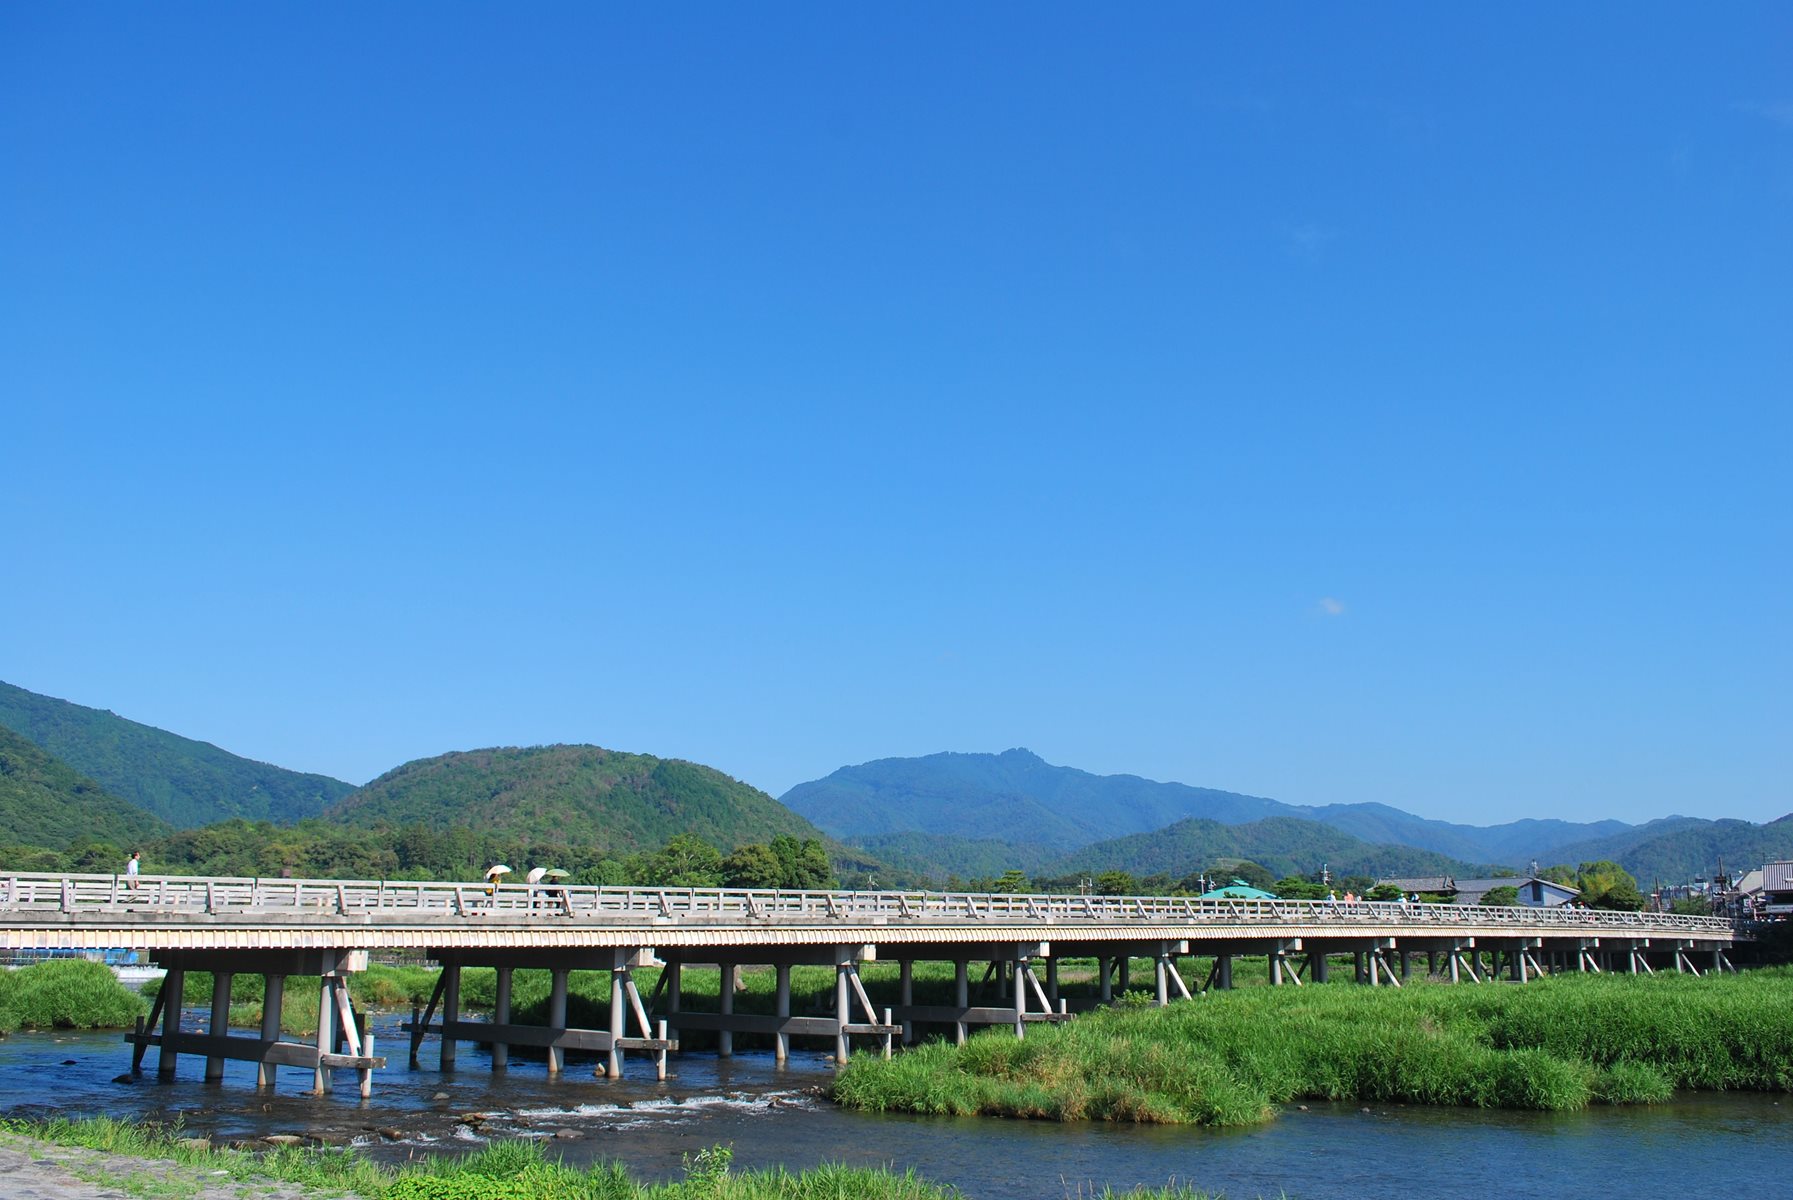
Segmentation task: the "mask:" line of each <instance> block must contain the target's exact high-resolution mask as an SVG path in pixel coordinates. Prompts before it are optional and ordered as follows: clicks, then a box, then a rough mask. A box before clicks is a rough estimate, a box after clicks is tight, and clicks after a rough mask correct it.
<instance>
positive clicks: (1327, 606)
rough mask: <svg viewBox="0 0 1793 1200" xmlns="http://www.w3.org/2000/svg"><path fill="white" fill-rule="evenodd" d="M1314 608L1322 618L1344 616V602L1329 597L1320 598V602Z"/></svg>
mask: <svg viewBox="0 0 1793 1200" xmlns="http://www.w3.org/2000/svg"><path fill="white" fill-rule="evenodd" d="M1314 607H1315V608H1316V609H1318V610H1319V611H1320V615H1322V616H1327V617H1342V616H1344V615H1345V602H1344V601H1343V600H1338V599H1334V598H1333V597H1331V596H1321V597H1320V602H1319V603H1318V604H1316V605H1314Z"/></svg>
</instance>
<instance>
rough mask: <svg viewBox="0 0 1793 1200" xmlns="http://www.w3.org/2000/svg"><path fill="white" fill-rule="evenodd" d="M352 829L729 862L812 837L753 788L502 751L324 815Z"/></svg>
mask: <svg viewBox="0 0 1793 1200" xmlns="http://www.w3.org/2000/svg"><path fill="white" fill-rule="evenodd" d="M326 817H327V819H329V820H331V821H337V822H343V823H347V824H351V825H357V826H372V825H387V826H393V827H397V826H410V825H419V824H421V825H427V826H429V827H431V828H433V829H446V828H449V827H453V826H463V827H467V828H471V829H475V830H479V831H482V832H494V831H502V832H503V833H504V834H505V835H506V836H509V837H515V838H528V839H537V840H542V841H557V842H561V843H569V844H577V845H582V846H589V847H592V848H595V849H596V850H599V851H603V852H606V853H615V854H627V853H632V852H635V851H639V850H646V849H650V848H653V847H656V846H659V845H662V844H663V843H665V842H666V841H667V840H668V839H669V838H671V837H672V836H673V835H674V834H680V833H688V834H695V835H696V836H698V837H700V838H703V839H704V840H705V841H708V842H711V843H714V844H715V845H717V846H720V847H723V848H724V849H725V850H727V849H732V848H734V847H736V846H740V845H744V844H747V843H749V842H765V841H768V840H769V839H771V838H774V837H776V836H778V835H779V834H789V835H791V836H793V837H798V838H809V837H818V836H820V835H819V832H818V831H817V829H816V828H815V826H813V825H811V824H810V823H809V822H808V821H805V820H804V819H803V818H802V817H799V816H798V815H797V814H796V813H793V812H792V811H791V810H790V809H788V808H786V807H784V805H782V804H780V803H779V802H778V801H776V800H774V799H773V798H772V797H770V796H768V795H766V793H764V792H762V791H760V790H759V789H758V788H753V787H749V786H748V785H747V784H744V783H741V782H739V781H738V780H734V779H730V778H729V777H728V776H727V775H724V774H723V773H722V772H720V771H717V770H714V769H713V768H710V767H705V766H699V765H698V764H696V763H690V762H684V761H682V760H679V759H670V758H655V757H653V756H652V755H647V754H625V753H622V752H619V751H615V750H604V749H601V748H599V747H597V746H530V747H524V748H518V747H514V746H512V747H502V748H497V749H489V750H468V751H457V752H455V753H452V754H443V755H440V756H438V757H436V758H426V759H419V760H418V761H416V762H410V763H406V764H405V765H404V766H402V767H399V768H398V769H397V770H394V771H388V772H387V773H386V774H384V775H382V776H380V777H379V778H378V779H376V780H374V781H373V782H372V783H370V784H368V785H367V786H366V787H364V788H361V789H360V790H359V791H356V792H355V793H354V794H352V795H350V796H348V797H346V798H344V799H343V800H342V801H340V802H339V803H337V804H336V805H335V806H333V807H332V808H331V809H330V811H329V812H328V813H327V814H326Z"/></svg>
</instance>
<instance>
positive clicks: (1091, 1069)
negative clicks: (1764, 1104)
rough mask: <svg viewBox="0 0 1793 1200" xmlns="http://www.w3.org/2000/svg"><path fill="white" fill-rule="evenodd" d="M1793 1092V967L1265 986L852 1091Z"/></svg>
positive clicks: (1088, 1107) (845, 1078)
mask: <svg viewBox="0 0 1793 1200" xmlns="http://www.w3.org/2000/svg"><path fill="white" fill-rule="evenodd" d="M1677 1089H1705V1090H1723V1089H1741V1090H1757V1091H1777V1092H1784V1091H1789V1090H1793V970H1789V969H1787V968H1776V969H1772V970H1765V971H1755V972H1751V973H1750V974H1748V975H1744V976H1724V977H1721V978H1698V979H1696V978H1693V977H1690V976H1656V977H1644V978H1633V977H1624V976H1619V977H1613V976H1604V977H1594V976H1568V977H1556V978H1551V979H1545V980H1540V981H1537V982H1534V983H1530V984H1526V985H1524V986H1515V985H1508V984H1496V985H1479V986H1478V985H1473V984H1470V985H1461V984H1460V985H1456V986H1449V985H1426V984H1418V985H1413V986H1409V987H1407V988H1404V989H1399V990H1397V989H1394V988H1382V989H1374V990H1372V989H1369V988H1361V987H1338V986H1324V987H1304V988H1293V987H1285V988H1257V989H1252V990H1250V991H1239V992H1230V993H1228V992H1219V993H1211V994H1209V995H1207V996H1204V997H1201V998H1198V999H1196V1000H1194V1001H1189V1002H1182V1003H1178V1004H1174V1005H1172V1006H1170V1007H1169V1008H1165V1009H1156V1008H1144V1009H1141V1008H1121V1009H1114V1010H1108V1011H1104V1012H1098V1013H1092V1014H1090V1015H1088V1016H1084V1017H1080V1018H1078V1019H1077V1020H1076V1021H1074V1022H1071V1023H1069V1024H1067V1025H1062V1026H1056V1027H1047V1026H1035V1027H1030V1028H1029V1029H1028V1032H1027V1037H1026V1039H1025V1040H1024V1041H1016V1040H1015V1038H1014V1036H1013V1035H1012V1034H1010V1033H1008V1032H1006V1031H990V1032H987V1033H980V1034H978V1035H977V1036H975V1037H973V1038H972V1039H970V1041H969V1042H968V1043H967V1044H966V1045H965V1046H964V1047H953V1046H950V1045H945V1044H931V1045H927V1046H923V1047H920V1048H918V1049H915V1050H911V1051H909V1052H907V1053H904V1054H901V1055H898V1056H897V1057H896V1058H894V1059H893V1060H891V1061H889V1062H885V1061H883V1060H882V1059H879V1058H875V1057H872V1056H864V1057H859V1058H855V1059H854V1061H853V1062H852V1064H851V1065H849V1066H848V1067H847V1069H846V1070H845V1071H843V1072H842V1074H841V1075H840V1077H839V1079H838V1080H837V1081H836V1085H835V1099H836V1100H838V1101H839V1102H840V1103H842V1104H846V1105H848V1106H851V1107H855V1108H862V1109H867V1110H872V1111H879V1112H883V1111H904V1112H917V1113H934V1114H953V1115H962V1116H969V1115H980V1114H981V1115H999V1116H1017V1117H1041V1118H1047V1119H1051V1120H1086V1119H1089V1120H1112V1121H1141V1122H1164V1123H1189V1124H1205V1125H1248V1124H1253V1123H1256V1122H1260V1121H1264V1120H1267V1119H1269V1118H1270V1117H1271V1116H1272V1115H1273V1113H1274V1111H1275V1106H1277V1105H1279V1104H1289V1103H1293V1102H1297V1101H1301V1100H1306V1099H1315V1100H1364V1101H1380V1102H1394V1103H1411V1104H1442V1105H1463V1106H1472V1107H1482V1108H1530V1109H1576V1108H1583V1107H1586V1106H1587V1105H1589V1104H1629V1103H1656V1102H1660V1101H1664V1100H1667V1099H1669V1098H1670V1097H1671V1096H1672V1095H1673V1093H1674V1092H1675V1091H1676V1090H1677Z"/></svg>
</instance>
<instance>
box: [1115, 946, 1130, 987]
mask: <svg viewBox="0 0 1793 1200" xmlns="http://www.w3.org/2000/svg"><path fill="white" fill-rule="evenodd" d="M1115 962H1116V964H1117V965H1116V967H1115V972H1114V974H1115V979H1114V987H1115V990H1116V991H1117V992H1119V993H1120V994H1121V995H1123V996H1125V995H1126V994H1127V983H1128V975H1129V973H1130V971H1131V968H1132V966H1133V959H1132V958H1131V957H1130V956H1128V955H1125V954H1123V955H1121V956H1120V958H1118V959H1116V960H1115Z"/></svg>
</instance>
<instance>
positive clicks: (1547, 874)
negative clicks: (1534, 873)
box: [1538, 863, 1576, 887]
mask: <svg viewBox="0 0 1793 1200" xmlns="http://www.w3.org/2000/svg"><path fill="white" fill-rule="evenodd" d="M1538 878H1539V879H1547V880H1549V881H1550V882H1551V883H1561V884H1565V885H1567V886H1569V887H1574V886H1575V879H1576V875H1575V868H1574V867H1572V866H1570V865H1569V864H1568V863H1557V864H1556V865H1555V866H1552V867H1545V868H1544V869H1543V870H1542V871H1539V872H1538Z"/></svg>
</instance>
